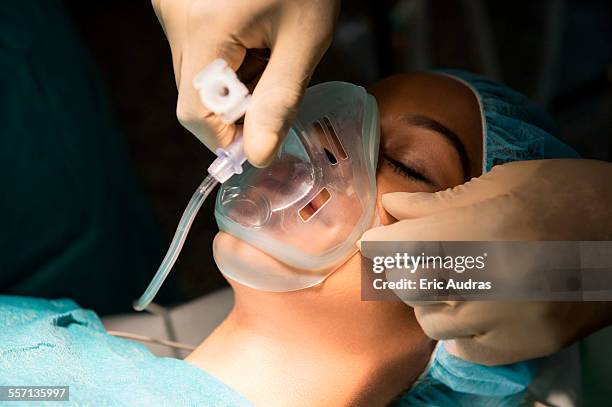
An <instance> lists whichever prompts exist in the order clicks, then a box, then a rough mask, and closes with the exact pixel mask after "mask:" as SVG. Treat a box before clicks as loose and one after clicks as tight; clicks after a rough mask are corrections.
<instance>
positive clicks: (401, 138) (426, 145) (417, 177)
mask: <svg viewBox="0 0 612 407" xmlns="http://www.w3.org/2000/svg"><path fill="white" fill-rule="evenodd" d="M369 92H370V93H371V94H372V95H373V96H374V97H375V98H376V100H377V102H378V106H379V110H380V121H381V142H380V157H379V165H378V170H377V189H378V202H377V205H378V211H379V216H380V219H381V222H382V223H383V224H389V223H392V222H394V221H395V219H393V218H392V217H391V216H390V215H389V214H387V213H386V212H385V211H384V209H383V208H382V205H381V204H380V198H381V196H382V195H383V194H385V193H388V192H398V191H404V192H418V191H426V192H435V191H440V190H444V189H446V188H450V187H453V186H456V185H459V184H462V183H464V182H465V181H467V180H468V179H469V178H471V177H473V176H478V175H480V172H481V163H482V129H481V118H480V111H479V106H478V103H477V101H476V98H475V96H474V95H473V94H472V92H471V91H470V90H469V89H468V88H467V87H466V86H465V85H463V84H461V83H459V82H458V81H456V80H454V79H451V78H448V77H446V76H441V75H435V74H407V75H397V76H393V77H390V78H387V79H385V80H383V81H381V82H379V83H377V84H375V85H374V86H372V87H371V88H370V89H369ZM355 215H357V214H355ZM350 216H351V213H344V214H343V217H344V218H345V219H346V217H350ZM322 227H325V225H322ZM330 227H331V226H330ZM323 234H324V231H321V234H320V235H319V237H320V236H323ZM214 246H215V252H216V254H217V255H219V253H232V257H233V258H234V259H236V261H235V262H234V264H240V263H241V260H244V264H247V265H249V266H250V267H249V268H251V267H252V264H259V265H261V267H265V268H266V269H268V270H270V269H275V268H278V269H279V271H280V269H281V268H283V269H288V268H287V267H286V266H285V265H283V264H280V263H279V262H278V261H276V260H275V259H273V258H271V257H270V256H268V255H266V254H265V253H263V252H261V251H259V250H257V249H255V248H254V247H252V246H250V245H248V244H246V243H244V242H242V241H241V240H239V239H237V238H235V237H233V236H230V235H228V234H226V233H223V232H221V233H220V234H219V235H218V236H217V238H216V239H215V243H214ZM347 268H348V269H355V268H358V266H357V265H356V263H355V262H347V263H345V264H344V265H343V266H341V267H340V269H339V270H338V271H336V272H335V273H338V272H339V271H341V270H342V269H347ZM288 272H290V271H289V270H283V273H282V274H286V273H288ZM295 272H298V271H297V270H296V271H295ZM279 274H281V273H279ZM230 282H231V283H233V282H232V281H230ZM233 284H234V286H235V287H239V284H237V283H233Z"/></svg>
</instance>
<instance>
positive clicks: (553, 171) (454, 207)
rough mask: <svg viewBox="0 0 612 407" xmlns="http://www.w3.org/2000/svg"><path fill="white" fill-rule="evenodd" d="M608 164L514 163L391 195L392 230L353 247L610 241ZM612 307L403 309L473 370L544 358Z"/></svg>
mask: <svg viewBox="0 0 612 407" xmlns="http://www.w3.org/2000/svg"><path fill="white" fill-rule="evenodd" d="M610 180H612V163H607V162H601V161H593V160H574V159H556V160H537V161H522V162H513V163H508V164H504V165H501V166H497V167H494V168H493V169H492V171H490V172H489V173H487V174H485V175H483V176H481V177H479V178H475V179H472V180H471V181H470V182H467V183H465V184H463V185H460V186H458V187H455V188H452V189H448V190H445V191H441V192H437V193H433V194H431V193H422V192H417V193H403V192H399V193H391V194H386V195H384V196H383V197H382V204H383V206H384V208H385V209H386V210H387V212H389V213H390V214H391V215H392V216H393V217H395V218H396V219H398V220H399V221H398V222H397V223H394V224H391V225H389V226H383V227H378V228H374V229H371V230H369V231H368V232H366V233H365V234H364V235H363V237H362V239H361V241H362V242H363V241H452V240H610V239H612V210H610V208H612V182H611V181H610ZM611 304H612V303H603V302H600V303H597V302H583V303H560V302H512V303H508V302H505V303H504V302H485V301H479V302H457V301H444V302H419V303H409V305H411V306H413V307H414V308H415V313H416V317H417V319H418V321H419V323H420V324H421V327H422V328H423V330H424V331H425V333H426V334H427V335H428V336H430V337H432V338H434V339H440V340H442V339H445V340H450V339H452V341H449V342H447V344H446V346H447V349H448V350H449V352H451V353H452V354H454V355H455V356H459V357H462V358H464V359H466V360H469V361H472V362H476V363H482V364H504V363H512V362H517V361H521V360H526V359H530V358H534V357H540V356H544V355H548V354H551V353H554V352H556V351H558V350H560V349H561V348H562V347H564V346H565V345H568V344H570V343H572V342H574V341H576V340H578V339H580V338H582V337H584V336H585V335H588V334H589V333H591V332H593V331H595V330H597V329H599V328H601V327H604V326H606V325H608V324H611V323H612V305H611Z"/></svg>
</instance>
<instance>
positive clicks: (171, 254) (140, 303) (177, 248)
mask: <svg viewBox="0 0 612 407" xmlns="http://www.w3.org/2000/svg"><path fill="white" fill-rule="evenodd" d="M217 184H218V181H217V180H216V179H215V178H214V177H213V176H212V175H208V176H207V177H206V178H204V181H202V183H201V184H200V186H199V187H198V189H197V190H196V192H195V193H194V194H193V196H192V197H191V200H190V201H189V204H188V205H187V207H186V208H185V212H183V216H181V221H180V222H179V225H178V227H177V229H176V232H175V233H174V237H173V238H172V243H171V244H170V248H169V249H168V252H167V253H166V256H165V257H164V260H163V261H162V263H161V265H160V266H159V268H158V269H157V273H155V277H153V280H151V283H150V284H149V286H148V287H147V289H146V291H145V292H144V294H142V296H141V297H140V298H139V299H138V300H136V301H135V302H134V309H135V310H136V311H142V310H144V309H145V308H147V306H148V305H149V304H150V303H151V301H153V298H154V297H155V295H157V292H158V291H159V289H160V287H161V285H162V284H163V283H164V281H165V280H166V277H168V274H170V270H172V266H174V263H175V262H176V259H177V258H178V256H179V253H180V252H181V249H182V248H183V244H184V243H185V239H186V238H187V234H188V233H189V229H190V228H191V225H192V223H193V220H194V219H195V217H196V215H197V214H198V211H199V210H200V208H201V207H202V204H203V203H204V201H205V200H206V197H207V196H208V195H209V194H210V192H211V191H212V190H213V189H214V188H215V186H216V185H217Z"/></svg>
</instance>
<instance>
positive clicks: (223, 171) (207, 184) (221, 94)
mask: <svg viewBox="0 0 612 407" xmlns="http://www.w3.org/2000/svg"><path fill="white" fill-rule="evenodd" d="M193 85H194V87H195V88H196V89H197V90H198V91H199V92H200V99H201V101H202V104H203V105H204V106H205V107H206V108H208V109H209V110H211V111H212V112H214V113H216V114H218V115H219V116H221V118H222V119H223V121H225V122H226V123H234V122H235V121H236V120H238V119H239V118H241V117H242V116H243V115H244V113H245V112H246V109H247V107H248V105H249V101H250V95H249V91H248V89H247V88H246V86H244V84H243V83H242V82H240V80H239V79H238V77H237V76H236V73H235V72H234V71H233V70H232V69H231V68H230V67H229V66H228V65H227V63H226V62H225V61H224V60H222V59H217V60H215V61H213V62H212V63H211V64H210V65H208V66H207V67H206V68H204V69H203V70H202V71H201V72H200V73H199V74H198V75H197V76H196V77H195V78H194V80H193ZM215 154H216V155H217V159H215V161H213V163H212V164H211V165H210V166H209V167H208V175H207V176H206V178H204V181H202V183H201V184H200V186H198V189H197V190H196V191H195V193H194V194H193V196H192V197H191V200H190V201H189V203H188V204H187V207H186V208H185V211H184V212H183V216H181V220H180V221H179V224H178V227H177V229H176V232H175V233H174V237H173V238H172V242H171V243H170V248H169V249H168V252H167V253H166V256H165V257H164V260H163V261H162V263H161V265H160V266H159V268H158V269H157V273H155V276H154V277H153V280H151V282H150V283H149V286H148V287H147V289H146V290H145V292H144V293H143V294H142V296H141V297H140V298H139V299H138V300H136V301H135V302H134V304H133V307H134V309H135V310H136V311H143V310H144V309H146V308H147V307H148V306H149V304H150V303H151V302H152V301H153V298H154V297H155V295H157V292H158V291H159V289H160V288H161V286H162V284H163V283H164V281H165V280H166V278H167V277H168V274H170V271H171V270H172V267H173V266H174V263H175V262H176V259H177V258H178V256H179V254H180V253H181V250H182V249H183V244H184V243H185V240H186V239H187V234H188V233H189V229H191V225H192V224H193V221H194V219H195V217H196V215H197V214H198V211H199V210H200V208H201V207H202V204H203V203H204V201H205V200H206V198H207V197H208V195H209V194H210V192H211V191H212V190H213V189H214V188H215V186H217V184H219V183H224V182H225V181H227V180H228V179H230V177H231V176H232V175H234V174H241V173H242V164H244V162H245V161H246V156H245V155H244V149H243V142H242V133H240V132H239V133H238V134H237V136H236V138H235V139H234V141H233V142H232V144H230V145H229V146H228V147H227V148H225V149H224V148H219V149H217V151H215Z"/></svg>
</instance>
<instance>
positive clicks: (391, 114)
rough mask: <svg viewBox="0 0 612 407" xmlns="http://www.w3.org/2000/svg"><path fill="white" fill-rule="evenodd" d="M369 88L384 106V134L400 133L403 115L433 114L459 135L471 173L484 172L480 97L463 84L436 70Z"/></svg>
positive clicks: (382, 113)
mask: <svg viewBox="0 0 612 407" xmlns="http://www.w3.org/2000/svg"><path fill="white" fill-rule="evenodd" d="M368 91H369V92H370V93H371V94H372V95H373V96H374V97H375V98H376V100H377V102H378V107H379V109H380V116H381V117H380V118H381V128H382V136H383V137H396V136H399V135H397V134H395V133H397V130H398V129H400V130H401V126H402V124H401V120H399V119H400V118H401V117H402V116H403V115H406V114H412V115H423V116H427V117H430V118H432V119H434V120H436V121H438V122H440V123H441V124H443V125H444V126H446V127H447V128H449V129H450V130H452V131H453V132H454V133H456V134H457V135H458V136H459V139H460V140H461V142H462V143H463V145H464V146H465V149H466V152H467V155H468V158H469V160H470V175H471V176H478V175H480V173H481V171H482V144H483V129H482V120H481V116H480V107H479V104H478V100H477V99H476V96H475V95H474V94H473V93H472V91H471V90H470V89H469V88H468V87H467V86H466V85H464V84H463V83H461V82H459V81H457V80H455V79H452V78H449V77H447V76H444V75H438V74H433V73H412V74H400V75H395V76H391V77H389V78H386V79H384V80H382V81H380V82H378V83H376V84H374V85H373V86H371V87H370V88H369V89H368Z"/></svg>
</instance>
